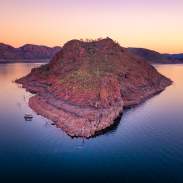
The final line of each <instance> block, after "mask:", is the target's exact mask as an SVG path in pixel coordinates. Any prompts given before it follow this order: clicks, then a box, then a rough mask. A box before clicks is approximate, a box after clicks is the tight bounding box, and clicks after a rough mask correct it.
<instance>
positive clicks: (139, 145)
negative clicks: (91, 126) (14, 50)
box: [0, 64, 183, 183]
mask: <svg viewBox="0 0 183 183" xmlns="http://www.w3.org/2000/svg"><path fill="white" fill-rule="evenodd" d="M37 66H39V64H1V65H0V86H1V87H0V177H2V176H3V177H4V178H7V179H13V180H15V179H18V178H21V179H25V180H32V181H35V180H38V179H40V180H42V181H45V180H49V179H51V180H52V181H53V180H55V179H57V180H60V182H69V181H70V182H137V181H141V182H165V181H166V182H172V183H173V182H183V96H182V94H183V65H157V66H156V67H157V69H158V70H159V71H160V72H161V73H162V74H164V75H166V76H167V77H169V78H171V79H172V80H173V81H174V84H173V85H172V86H170V87H168V88H167V89H166V90H165V91H163V92H162V93H160V94H159V95H156V96H155V97H153V98H151V99H149V100H148V101H146V102H145V103H143V104H141V105H139V106H137V107H135V108H133V109H130V110H127V111H125V112H124V114H123V116H122V118H121V121H120V123H119V124H118V125H116V126H115V127H113V128H112V129H111V130H110V131H108V132H106V133H104V134H102V135H99V136H97V137H95V138H91V139H88V140H86V139H81V138H74V139H72V138H70V137H69V136H67V135H66V134H65V133H64V132H63V131H62V130H61V129H58V128H56V127H55V126H52V125H51V122H50V121H49V120H47V119H45V118H43V117H41V116H38V115H36V114H35V113H34V112H33V111H32V110H31V109H30V108H29V107H28V105H27V102H28V98H29V97H30V96H31V94H30V93H27V92H26V91H25V90H24V89H22V88H21V87H19V86H18V85H17V84H15V83H14V82H12V81H13V80H15V79H16V78H19V77H21V76H23V75H25V74H27V73H28V72H29V71H30V70H31V68H33V67H37ZM25 113H32V114H33V115H34V118H33V120H32V121H29V122H28V121H25V120H24V114H25Z"/></svg>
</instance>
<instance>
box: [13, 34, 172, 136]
mask: <svg viewBox="0 0 183 183" xmlns="http://www.w3.org/2000/svg"><path fill="white" fill-rule="evenodd" d="M16 82H17V83H20V84H22V86H23V87H24V88H26V90H27V91H29V92H31V93H35V95H34V96H33V97H31V98H30V99H29V106H30V107H31V108H32V109H33V110H34V111H36V112H37V113H38V114H40V115H42V116H44V117H46V118H49V119H51V120H52V121H54V122H55V123H56V125H57V126H58V127H60V128H62V129H63V130H64V131H65V132H66V133H67V134H68V135H70V136H72V137H86V138H88V137H91V136H94V135H95V134H96V133H98V132H100V131H101V130H104V129H106V128H108V127H110V126H111V125H112V124H113V123H114V120H115V119H116V118H117V117H118V116H119V115H120V114H121V113H122V112H123V109H124V108H126V107H131V106H134V105H136V104H139V103H141V102H143V101H144V100H145V99H147V98H149V97H151V96H153V95H155V94H157V93H159V92H161V91H162V90H164V89H165V87H167V86H169V85H170V84H171V83H172V82H171V81H170V80H169V79H168V78H166V77H164V76H163V75H161V74H160V73H158V72H157V70H156V69H155V68H154V67H153V66H151V65H150V64H148V63H147V62H146V61H145V60H143V59H142V60H141V59H139V57H135V56H134V55H133V54H132V53H130V52H129V51H128V50H127V49H126V48H123V47H121V46H120V45H119V44H118V43H117V42H115V41H113V40H112V39H110V38H106V39H100V40H96V41H87V42H85V41H82V40H71V41H69V42H67V43H66V44H65V45H64V46H63V48H62V49H61V51H60V52H58V53H57V54H56V55H55V56H54V57H53V59H52V60H51V61H50V63H49V64H46V65H42V66H41V67H39V68H34V69H32V71H31V73H30V74H28V75H27V76H25V77H23V78H20V79H18V80H17V81H16Z"/></svg>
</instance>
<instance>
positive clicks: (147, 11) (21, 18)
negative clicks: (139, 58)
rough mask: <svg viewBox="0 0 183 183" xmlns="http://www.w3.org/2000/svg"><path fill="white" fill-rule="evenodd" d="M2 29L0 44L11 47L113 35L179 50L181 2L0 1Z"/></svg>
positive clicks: (182, 46)
mask: <svg viewBox="0 0 183 183" xmlns="http://www.w3.org/2000/svg"><path fill="white" fill-rule="evenodd" d="M0 25H1V26H0V42H4V43H8V44H11V45H13V46H15V47H18V46H21V45H23V44H25V43H34V44H44V45H48V46H55V45H63V44H64V43H65V42H66V41H68V40H70V39H80V38H83V39H85V38H92V39H95V38H99V37H111V38H112V39H114V40H117V41H118V42H119V43H120V44H121V45H122V46H126V47H129V46H133V47H145V48H149V49H154V50H157V51H160V52H171V53H178V52H183V0H0Z"/></svg>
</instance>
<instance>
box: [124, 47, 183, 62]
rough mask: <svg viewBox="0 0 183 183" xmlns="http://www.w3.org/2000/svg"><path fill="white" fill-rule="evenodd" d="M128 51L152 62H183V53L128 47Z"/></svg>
mask: <svg viewBox="0 0 183 183" xmlns="http://www.w3.org/2000/svg"><path fill="white" fill-rule="evenodd" d="M127 49H128V51H129V52H130V53H132V54H134V55H136V56H137V57H139V58H142V59H145V60H146V61H149V62H150V63H161V64H177V63H183V54H181V53H180V54H161V53H159V52H157V51H154V50H150V49H146V48H133V47H129V48H127Z"/></svg>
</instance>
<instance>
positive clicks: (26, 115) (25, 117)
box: [24, 114, 33, 121]
mask: <svg viewBox="0 0 183 183" xmlns="http://www.w3.org/2000/svg"><path fill="white" fill-rule="evenodd" d="M24 119H25V120H26V121H31V120H32V119H33V115H32V114H25V115H24Z"/></svg>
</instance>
